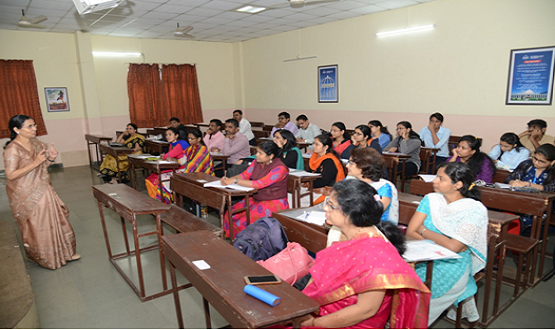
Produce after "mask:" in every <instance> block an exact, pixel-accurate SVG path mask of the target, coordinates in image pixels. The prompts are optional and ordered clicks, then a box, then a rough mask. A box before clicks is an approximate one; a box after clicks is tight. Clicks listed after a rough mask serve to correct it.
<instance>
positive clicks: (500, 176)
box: [493, 169, 511, 183]
mask: <svg viewBox="0 0 555 330" xmlns="http://www.w3.org/2000/svg"><path fill="white" fill-rule="evenodd" d="M509 174H511V172H510V171H507V170H500V169H497V170H496V171H495V174H494V175H493V182H501V183H504V182H505V179H506V178H507V177H508V176H509Z"/></svg>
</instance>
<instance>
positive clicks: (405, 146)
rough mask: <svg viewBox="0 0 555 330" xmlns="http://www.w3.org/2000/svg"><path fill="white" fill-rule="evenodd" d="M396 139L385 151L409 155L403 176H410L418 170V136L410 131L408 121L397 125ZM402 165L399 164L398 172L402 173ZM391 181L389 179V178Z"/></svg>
mask: <svg viewBox="0 0 555 330" xmlns="http://www.w3.org/2000/svg"><path fill="white" fill-rule="evenodd" d="M397 134H398V135H397V137H396V138H395V139H393V141H391V142H390V143H389V144H388V145H387V146H386V147H385V149H384V150H385V151H388V152H400V153H402V154H405V155H409V156H410V158H409V159H408V160H407V161H406V162H405V176H411V175H415V174H417V173H418V171H419V170H420V164H421V162H420V146H421V144H422V142H421V141H420V135H418V133H416V132H415V131H413V130H412V125H411V124H410V123H409V122H408V121H401V122H399V123H397ZM402 168H403V164H401V163H399V168H398V170H399V171H402ZM390 179H391V178H390Z"/></svg>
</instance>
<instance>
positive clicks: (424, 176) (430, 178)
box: [418, 174, 437, 182]
mask: <svg viewBox="0 0 555 330" xmlns="http://www.w3.org/2000/svg"><path fill="white" fill-rule="evenodd" d="M418 176H419V177H421V178H422V180H424V182H432V181H434V179H435V178H436V177H437V175H435V174H418Z"/></svg>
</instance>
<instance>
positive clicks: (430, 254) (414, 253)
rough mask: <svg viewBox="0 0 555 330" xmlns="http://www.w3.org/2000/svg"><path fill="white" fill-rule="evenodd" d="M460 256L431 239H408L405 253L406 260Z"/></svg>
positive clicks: (454, 257)
mask: <svg viewBox="0 0 555 330" xmlns="http://www.w3.org/2000/svg"><path fill="white" fill-rule="evenodd" d="M458 258H461V256H459V255H458V254H456V253H455V252H453V251H451V250H449V249H448V248H445V247H443V246H441V245H439V244H436V243H434V242H433V241H430V240H410V241H407V250H406V251H405V253H404V254H403V259H405V261H406V262H416V261H427V260H439V259H458Z"/></svg>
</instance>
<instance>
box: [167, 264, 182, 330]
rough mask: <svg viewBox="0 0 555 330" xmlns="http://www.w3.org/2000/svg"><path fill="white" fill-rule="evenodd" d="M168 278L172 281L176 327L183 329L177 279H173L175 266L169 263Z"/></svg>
mask: <svg viewBox="0 0 555 330" xmlns="http://www.w3.org/2000/svg"><path fill="white" fill-rule="evenodd" d="M170 277H171V281H172V292H173V301H174V304H175V314H176V316H177V325H178V327H179V329H183V328H184V325H183V315H182V313H181V302H180V301H179V290H178V289H177V279H176V277H175V266H174V265H173V264H172V263H171V262H170Z"/></svg>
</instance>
